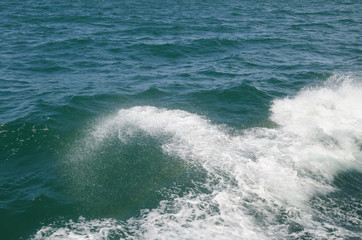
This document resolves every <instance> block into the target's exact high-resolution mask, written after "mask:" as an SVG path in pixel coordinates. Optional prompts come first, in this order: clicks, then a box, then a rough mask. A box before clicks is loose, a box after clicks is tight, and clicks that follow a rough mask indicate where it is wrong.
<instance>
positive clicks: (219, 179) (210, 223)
mask: <svg viewBox="0 0 362 240" xmlns="http://www.w3.org/2000/svg"><path fill="white" fill-rule="evenodd" d="M361 93H362V88H361V86H359V85H357V84H353V83H350V82H347V81H345V82H342V83H340V84H338V85H333V86H323V87H319V88H311V89H305V90H303V91H301V92H300V93H299V94H298V95H296V96H295V97H293V98H285V99H280V100H275V101H274V102H273V103H272V107H271V117H270V119H271V120H272V121H274V122H275V123H276V124H278V125H279V126H278V127H276V128H274V129H269V128H253V129H249V130H246V131H244V132H242V133H240V134H239V135H231V134H229V133H228V131H227V130H226V129H224V128H223V127H222V126H217V125H213V124H212V123H211V122H210V121H208V120H207V119H205V118H203V117H200V116H198V115H196V114H191V113H188V112H185V111H180V110H167V109H160V108H156V107H150V106H139V107H134V108H130V109H122V110H120V111H119V112H118V113H117V114H116V115H114V116H111V117H109V118H108V119H106V120H103V121H101V122H100V123H99V124H98V125H97V126H96V127H95V129H94V131H93V132H92V133H91V134H90V136H88V138H89V139H88V140H89V142H91V144H90V146H88V147H85V148H89V149H93V150H94V149H96V148H97V146H98V145H101V144H102V143H103V142H104V141H105V139H107V138H111V137H114V136H116V137H117V138H118V139H120V140H121V141H122V143H123V144H127V141H128V140H129V139H132V137H133V135H134V134H135V133H139V132H142V134H145V135H149V136H152V137H154V138H156V139H158V140H159V141H160V142H161V144H162V150H163V151H164V154H168V155H175V156H177V157H179V158H181V159H183V160H184V161H188V162H195V163H197V164H200V165H201V166H202V167H203V168H204V169H205V170H206V171H207V173H208V178H207V180H206V182H204V183H195V185H196V187H195V190H194V191H190V192H189V193H188V194H186V195H184V196H174V197H173V198H171V199H168V200H164V201H161V202H160V203H159V206H158V207H157V208H155V209H152V210H147V211H146V210H145V211H144V212H143V213H142V216H141V217H139V218H131V219H129V220H128V221H127V222H120V221H117V220H113V219H105V220H92V221H87V220H84V219H80V220H78V221H77V222H70V223H67V224H66V225H65V226H63V227H59V226H56V225H55V224H54V226H47V227H44V228H42V229H41V230H39V231H38V232H37V234H36V235H35V237H34V238H35V239H42V238H45V239H57V238H58V239H61V238H67V239H102V238H107V236H108V235H109V234H111V235H114V234H116V235H117V234H118V235H119V236H120V237H122V238H128V239H285V238H288V237H289V238H303V237H311V238H317V239H318V238H322V239H323V238H325V239H333V238H334V239H335V238H345V237H358V232H353V231H351V230H348V229H346V228H344V227H343V226H338V225H331V224H332V223H333V221H331V222H330V223H323V222H320V221H317V220H315V217H316V215H318V214H323V212H319V210H316V209H313V207H312V206H311V205H310V204H309V200H310V199H311V198H312V197H313V196H316V195H326V194H327V193H329V192H332V191H333V190H334V187H333V179H334V177H335V176H336V174H338V173H339V172H342V171H348V170H354V171H359V172H361V171H362V167H361V165H362V164H361V161H362V153H361V148H362V94H361ZM197 184H199V185H202V186H199V187H202V188H204V189H208V191H199V190H197ZM348 217H349V216H348V214H347V213H346V218H348ZM356 221H357V223H356V224H362V222H361V220H360V219H359V220H358V219H357V220H356Z"/></svg>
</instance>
